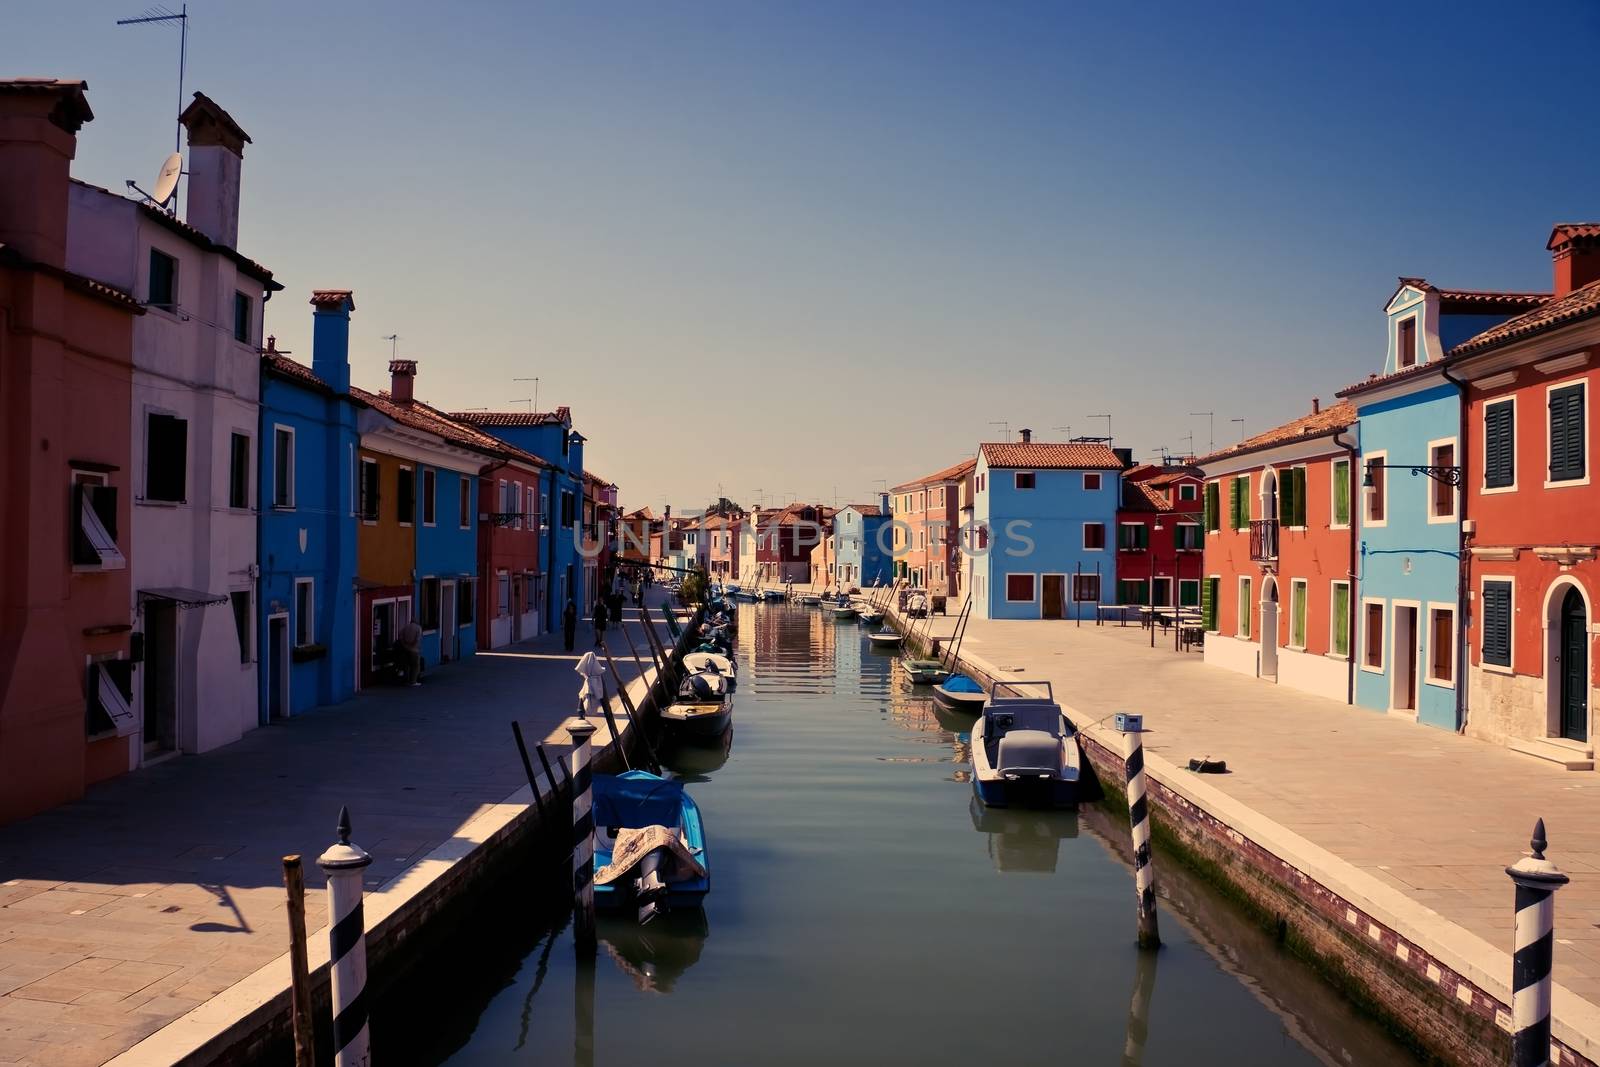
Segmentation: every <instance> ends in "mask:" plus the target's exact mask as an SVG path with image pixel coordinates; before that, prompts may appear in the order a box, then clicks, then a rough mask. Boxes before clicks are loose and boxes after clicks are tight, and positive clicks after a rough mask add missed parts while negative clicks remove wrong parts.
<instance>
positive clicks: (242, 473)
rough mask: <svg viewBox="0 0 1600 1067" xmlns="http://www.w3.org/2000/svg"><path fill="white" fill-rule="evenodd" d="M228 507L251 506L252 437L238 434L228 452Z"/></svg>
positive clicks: (234, 436) (233, 438) (235, 435)
mask: <svg viewBox="0 0 1600 1067" xmlns="http://www.w3.org/2000/svg"><path fill="white" fill-rule="evenodd" d="M228 506H229V507H230V508H247V507H249V506H250V435H249V434H243V433H236V434H234V435H233V437H232V442H231V445H230V449H229V452H228Z"/></svg>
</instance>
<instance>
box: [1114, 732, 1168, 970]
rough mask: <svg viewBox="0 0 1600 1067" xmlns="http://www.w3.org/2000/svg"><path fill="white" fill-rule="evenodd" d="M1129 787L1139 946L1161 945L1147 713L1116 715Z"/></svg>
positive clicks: (1156, 946)
mask: <svg viewBox="0 0 1600 1067" xmlns="http://www.w3.org/2000/svg"><path fill="white" fill-rule="evenodd" d="M1116 726H1117V729H1118V730H1119V731H1120V732H1121V734H1122V758H1123V764H1124V767H1125V769H1126V778H1127V790H1128V822H1129V824H1130V828H1131V830H1132V832H1133V888H1134V892H1135V894H1136V895H1137V897H1138V902H1139V934H1138V943H1139V947H1140V948H1143V949H1153V948H1160V947H1161V932H1160V930H1159V929H1158V928H1157V923H1156V872H1155V868H1154V867H1153V866H1151V863H1150V804H1149V801H1148V800H1147V799H1146V797H1145V773H1144V716H1142V715H1129V714H1127V713H1126V712H1123V713H1120V714H1118V715H1117V717H1116Z"/></svg>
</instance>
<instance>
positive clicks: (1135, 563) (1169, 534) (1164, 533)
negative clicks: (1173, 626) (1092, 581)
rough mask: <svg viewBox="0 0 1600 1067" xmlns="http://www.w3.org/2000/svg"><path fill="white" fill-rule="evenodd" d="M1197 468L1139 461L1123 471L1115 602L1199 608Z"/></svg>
mask: <svg viewBox="0 0 1600 1067" xmlns="http://www.w3.org/2000/svg"><path fill="white" fill-rule="evenodd" d="M1203 484H1204V476H1203V475H1202V474H1201V473H1200V469H1199V468H1198V467H1192V466H1187V465H1182V464H1175V465H1164V466H1158V465H1155V464H1150V463H1141V464H1139V465H1138V466H1135V467H1129V468H1128V469H1127V470H1125V471H1123V472H1122V506H1121V507H1120V508H1118V509H1117V555H1116V571H1117V589H1116V602H1117V603H1118V604H1153V605H1155V606H1157V607H1171V606H1172V605H1174V604H1176V605H1178V606H1180V607H1199V606H1200V589H1201V586H1202V585H1203V584H1204V574H1203V570H1204V558H1203V552H1204V550H1205V538H1204V537H1203V536H1202V526H1201V523H1202V518H1203V516H1202V510H1203V507H1204V502H1203V501H1202V500H1201V495H1202V494H1201V487H1202V485H1203Z"/></svg>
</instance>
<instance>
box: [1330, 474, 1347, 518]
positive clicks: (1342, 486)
mask: <svg viewBox="0 0 1600 1067" xmlns="http://www.w3.org/2000/svg"><path fill="white" fill-rule="evenodd" d="M1333 521H1334V523H1335V524H1337V525H1339V526H1348V525H1349V524H1350V464H1349V463H1344V464H1338V463H1335V464H1334V465H1333Z"/></svg>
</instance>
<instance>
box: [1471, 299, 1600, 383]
mask: <svg viewBox="0 0 1600 1067" xmlns="http://www.w3.org/2000/svg"><path fill="white" fill-rule="evenodd" d="M1597 314H1600V281H1593V282H1590V283H1589V284H1588V285H1585V286H1582V287H1581V288H1578V289H1574V290H1573V291H1572V292H1570V293H1568V294H1567V295H1566V296H1563V297H1559V298H1557V299H1555V300H1552V301H1550V302H1549V303H1547V304H1544V305H1543V306H1541V307H1538V308H1535V309H1534V310H1532V311H1530V312H1528V313H1527V314H1525V315H1518V316H1517V317H1516V318H1514V319H1507V320H1506V321H1505V322H1502V323H1501V324H1500V325H1498V326H1491V327H1489V328H1488V329H1487V330H1484V331H1483V332H1482V333H1480V334H1478V336H1476V337H1473V338H1471V339H1469V340H1466V341H1463V342H1462V343H1461V344H1459V345H1456V346H1455V347H1454V348H1452V349H1451V350H1450V351H1449V353H1447V355H1446V358H1445V362H1446V364H1447V365H1448V364H1451V363H1454V362H1456V361H1457V360H1458V359H1461V358H1462V357H1463V356H1470V355H1473V354H1474V353H1477V352H1485V351H1488V350H1489V349H1491V348H1499V347H1500V346H1501V345H1505V344H1510V343H1511V342H1512V341H1520V340H1522V339H1523V338H1525V337H1532V336H1534V335H1535V334H1541V333H1546V332H1548V331H1550V330H1553V329H1555V328H1556V327H1558V326H1564V325H1566V324H1567V323H1569V322H1578V321H1580V320H1582V319H1588V318H1593V317H1594V316H1595V315H1597Z"/></svg>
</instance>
